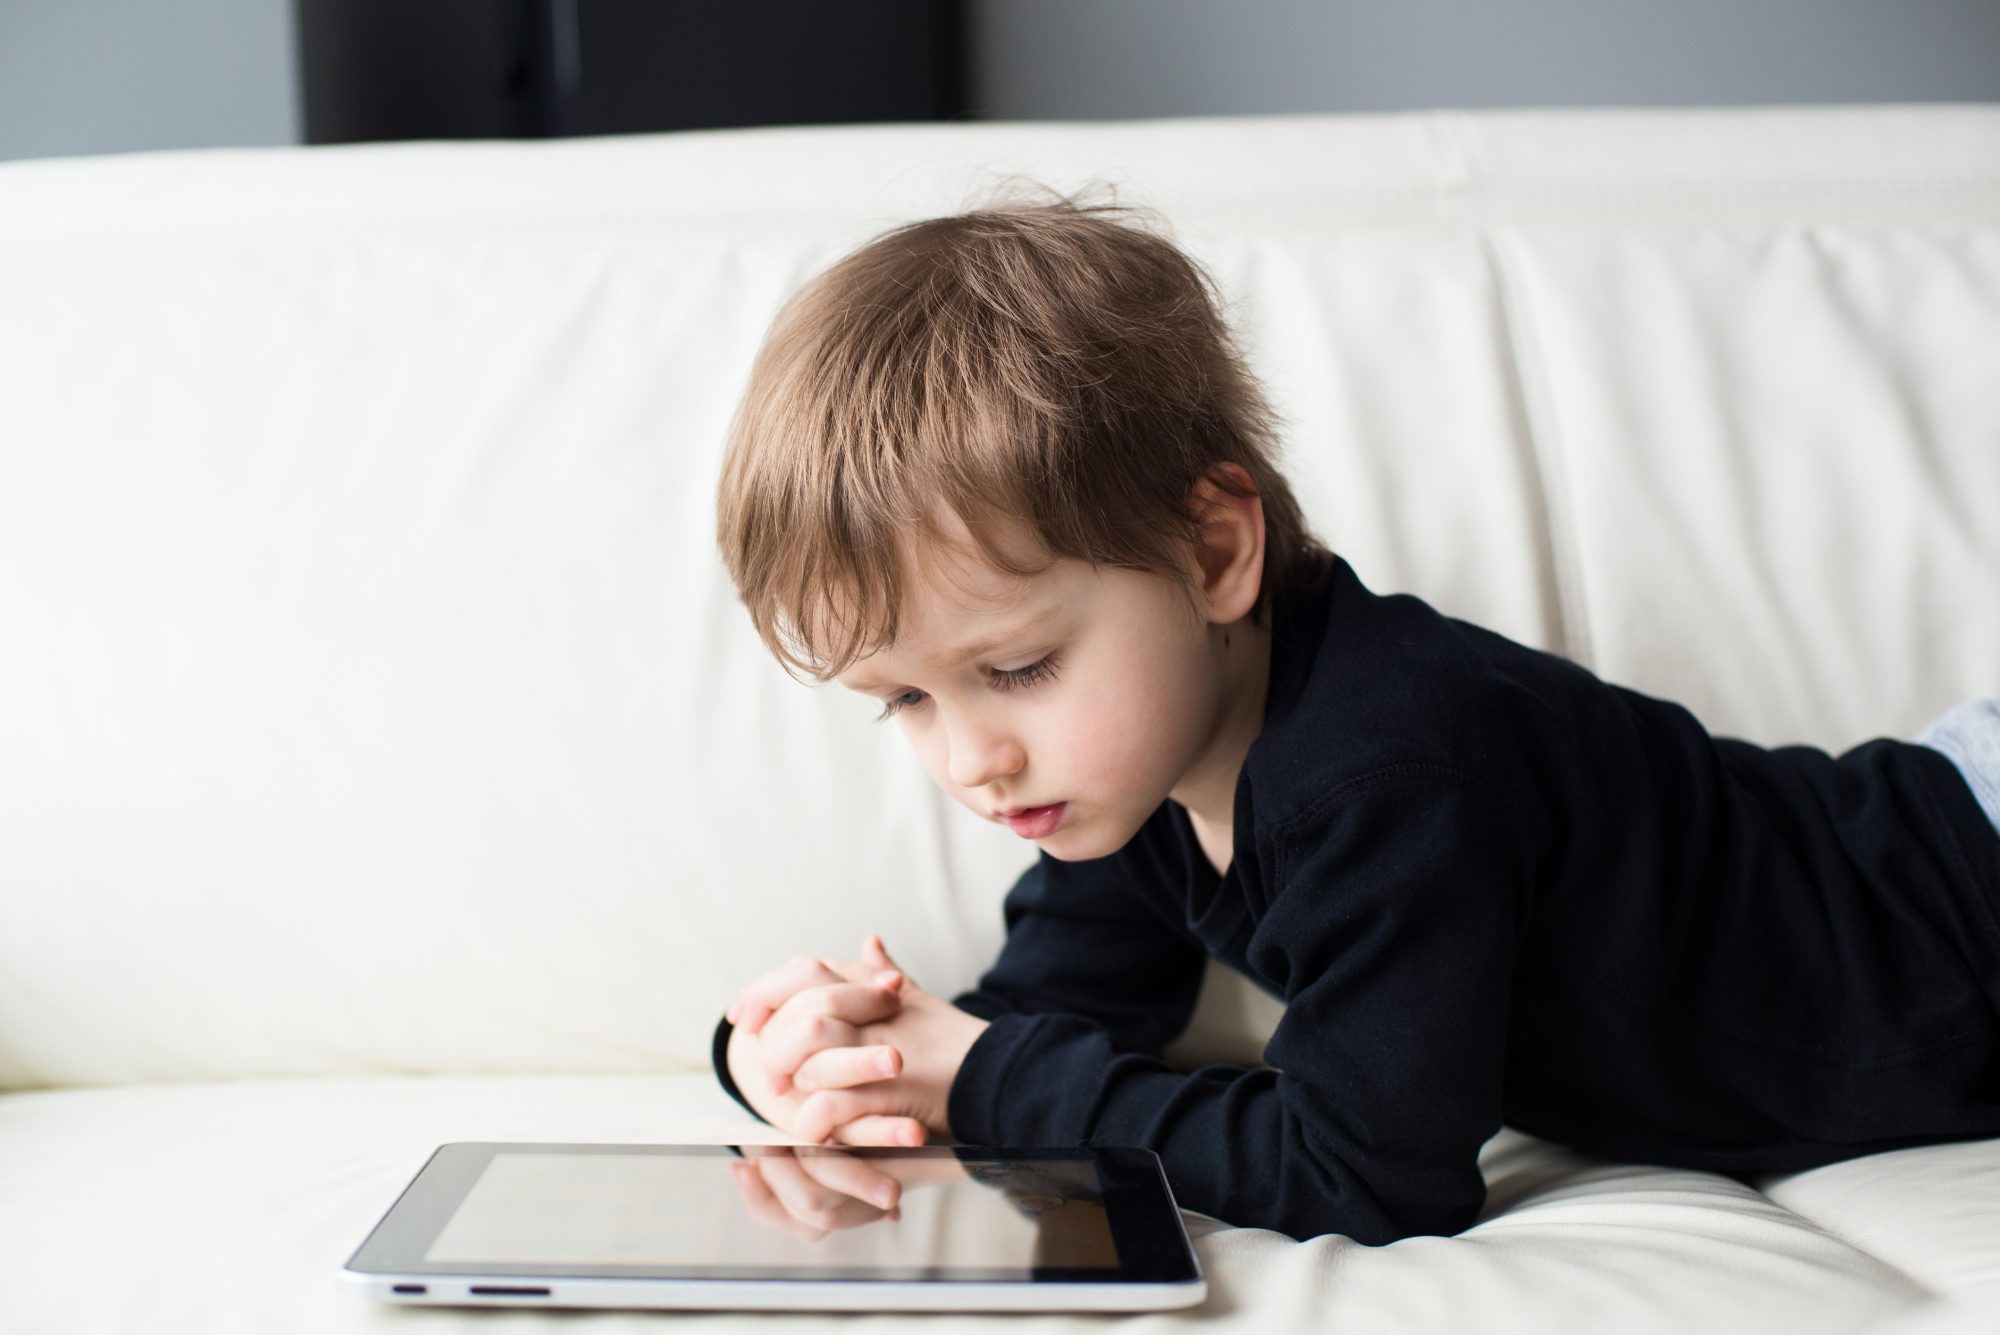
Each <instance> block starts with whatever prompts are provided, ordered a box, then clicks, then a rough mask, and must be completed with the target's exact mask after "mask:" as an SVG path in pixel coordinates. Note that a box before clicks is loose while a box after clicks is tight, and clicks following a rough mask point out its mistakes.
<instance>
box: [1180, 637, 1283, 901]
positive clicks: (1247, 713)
mask: <svg viewBox="0 0 2000 1335" xmlns="http://www.w3.org/2000/svg"><path fill="white" fill-rule="evenodd" d="M1224 629H1225V631H1226V636H1227V640H1226V645H1225V647H1223V648H1221V649H1219V650H1218V652H1219V653H1220V654H1221V655H1222V659H1223V663H1222V677H1223V683H1224V685H1223V689H1222V692H1221V699H1220V701H1219V702H1218V704H1219V707H1218V709H1217V712H1216V722H1215V728H1214V730H1213V732H1212V734H1211V736H1210V739H1209V742H1208V745H1207V746H1206V747H1204V748H1203V750H1202V753H1201V755H1200V757H1199V758H1197V759H1196V761H1195V763H1194V765H1193V766H1192V767H1190V768H1189V770H1188V772H1187V773H1186V774H1184V775H1182V776H1181V781H1180V782H1179V783H1178V784H1175V785H1174V790H1173V792H1172V793H1171V794H1170V796H1172V797H1173V799H1174V800H1175V801H1177V802H1179V803H1180V804H1181V805H1182V806H1183V807H1186V808H1187V813H1188V820H1189V822H1190V823H1191V824H1192V825H1193V826H1194V832H1195V837H1196V838H1197V839H1199V840H1200V842H1201V846H1202V850H1203V851H1204V852H1205V853H1207V854H1208V860H1209V862H1210V863H1212V864H1213V865H1214V867H1215V870H1216V872H1217V873H1218V874H1220V873H1223V872H1226V871H1228V870H1229V863H1230V860H1231V857H1232V841H1233V839H1234V833H1235V831H1234V822H1235V812H1236V780H1237V777H1238V776H1239V775H1240V774H1242V772H1243V761H1244V759H1245V758H1246V757H1247V756H1248V755H1249V754H1250V744H1251V743H1252V742H1254V741H1256V740H1257V734H1258V733H1260V732H1262V731H1263V729H1264V705H1265V701H1266V699H1267V698H1268V697H1269V694H1270V689H1271V633H1270V631H1268V630H1266V629H1264V628H1262V627H1259V626H1257V625H1255V624H1254V623H1253V622H1252V621H1251V620H1250V619H1249V618H1247V617H1246V618H1244V619H1243V620H1241V621H1237V622H1235V623H1233V624H1231V625H1230V626H1228V627H1226V628H1224Z"/></svg>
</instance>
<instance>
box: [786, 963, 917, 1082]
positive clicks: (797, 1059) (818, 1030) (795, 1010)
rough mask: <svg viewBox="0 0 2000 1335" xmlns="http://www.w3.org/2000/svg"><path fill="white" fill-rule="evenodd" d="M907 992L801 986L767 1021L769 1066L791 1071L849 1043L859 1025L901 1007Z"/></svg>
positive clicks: (849, 986) (851, 985)
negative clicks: (825, 1050) (902, 994)
mask: <svg viewBox="0 0 2000 1335" xmlns="http://www.w3.org/2000/svg"><path fill="white" fill-rule="evenodd" d="M902 1006H903V1002H902V998H901V997H899V996H898V995H897V994H896V993H894V992H890V991H887V990H885V989H883V988H879V987H863V986H860V985H859V984H855V983H831V984H828V985H827V986H825V987H815V988H812V989H810V990H809V991H805V992H801V993H799V994H798V995H797V996H795V997H793V998H792V999H791V1000H790V1001H787V1002H786V1003H785V1004H784V1005H782V1006H780V1007H779V1008H778V1012H777V1014H776V1015H774V1016H772V1017H771V1018H770V1019H769V1020H768V1021H766V1022H765V1025H764V1032H763V1046H764V1069H765V1070H766V1071H769V1072H771V1073H773V1074H783V1075H790V1074H791V1073H792V1072H793V1071H795V1070H797V1069H798V1067H799V1063H801V1062H803V1061H804V1060H805V1059H806V1058H807V1057H810V1056H811V1055H812V1054H813V1053H815V1052H818V1051H820V1050H821V1049H823V1048H832V1047H848V1046H850V1045H852V1044H853V1043H855V1042H856V1041H858V1040H857V1036H856V1034H855V1030H856V1029H857V1028H859V1027H860V1026H861V1025H864V1024H875V1023H878V1022H880V1021H882V1020H886V1019H888V1018H890V1017H891V1016H893V1015H894V1014H896V1012H897V1011H899V1010H901V1009H902Z"/></svg>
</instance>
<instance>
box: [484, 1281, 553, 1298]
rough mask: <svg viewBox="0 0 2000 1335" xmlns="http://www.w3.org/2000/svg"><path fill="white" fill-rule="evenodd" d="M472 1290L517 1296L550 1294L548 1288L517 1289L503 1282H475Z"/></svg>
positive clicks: (543, 1296) (541, 1296)
mask: <svg viewBox="0 0 2000 1335" xmlns="http://www.w3.org/2000/svg"><path fill="white" fill-rule="evenodd" d="M472 1291H473V1292H474V1293H476V1294H477V1293H491V1294H496V1295H497V1294H507V1295H510V1296H512V1297H515V1298H546V1297H548V1296H549V1291H548V1290H547V1289H517V1288H514V1287H513V1286H512V1285H503V1284H474V1285H473V1286H472Z"/></svg>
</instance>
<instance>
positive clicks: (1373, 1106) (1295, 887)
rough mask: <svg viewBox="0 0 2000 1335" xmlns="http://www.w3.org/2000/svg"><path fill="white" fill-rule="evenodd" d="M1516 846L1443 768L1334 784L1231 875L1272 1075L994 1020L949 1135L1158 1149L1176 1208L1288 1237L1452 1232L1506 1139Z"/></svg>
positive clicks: (1476, 797) (967, 1067) (1519, 843)
mask: <svg viewBox="0 0 2000 1335" xmlns="http://www.w3.org/2000/svg"><path fill="white" fill-rule="evenodd" d="M1528 847H1530V844H1529V841H1528V840H1526V839H1524V838H1523V837H1522V835H1521V832H1520V830H1519V829H1518V827H1517V822H1515V821H1514V820H1512V819H1511V818H1510V817H1509V815H1508V814H1507V809H1506V807H1505V806H1504V805H1503V803H1502V802H1501V801H1500V800H1499V799H1498V798H1497V797H1492V796H1489V795H1488V794H1487V793H1486V792H1485V791H1483V790H1482V789H1480V788H1478V787H1476V786H1474V785H1472V784H1471V783H1469V782H1467V781H1465V780H1463V779H1462V778H1460V777H1459V776H1457V775H1455V774H1453V773H1452V772H1451V771H1448V770H1442V769H1440V768H1439V767H1436V766H1424V765H1410V766H1399V767H1395V768H1393V769H1390V770H1385V771H1378V772H1376V773H1373V774H1370V775H1367V776H1363V777H1362V778H1360V779H1357V780H1354V781H1351V782H1349V783H1347V784H1343V785H1341V786H1340V787H1337V788H1335V789H1333V790H1331V791H1330V792H1328V793H1327V794H1325V795H1324V796H1322V797H1321V798H1320V799H1318V800H1317V801H1316V802H1315V803H1314V805H1313V806H1311V807H1309V808H1307V810H1306V811H1305V812H1303V813H1302V814H1301V815H1300V816H1299V817H1298V818H1295V819H1294V820H1293V821H1291V822H1288V823H1287V824H1286V825H1285V826H1282V827H1280V828H1279V829H1278V830H1276V831H1274V832H1273V834H1272V835H1271V837H1270V839H1269V841H1268V843H1267V844H1266V845H1265V846H1264V847H1262V848H1261V849H1260V850H1258V851H1257V852H1255V853H1245V852H1243V851H1239V854H1238V857H1239V861H1240V862H1250V863H1255V862H1257V861H1258V860H1259V859H1260V858H1262V859H1266V860H1268V864H1269V865H1268V866H1261V865H1259V866H1239V868H1238V869H1237V870H1238V873H1239V876H1240V877H1243V878H1244V879H1241V880H1240V882H1239V883H1240V884H1242V885H1246V886H1249V887H1251V889H1250V890H1249V891H1248V892H1247V893H1251V894H1264V893H1267V894H1269V895H1270V900H1269V903H1268V907H1267V908H1266V911H1265V912H1264V913H1263V915H1262V917H1261V920H1260V921H1259V923H1258V925H1257V928H1256V931H1255V934H1254V935H1253V937H1252V939H1251V943H1250V953H1249V958H1250V962H1251V963H1252V964H1253V966H1255V967H1256V968H1257V970H1258V971H1259V972H1260V973H1262V974H1263V975H1264V976H1265V977H1266V978H1268V979H1270V980H1272V981H1273V982H1274V983H1276V984H1278V985H1279V987H1280V988H1281V990H1282V991H1283V993H1284V995H1285V998H1286V1002H1287V1008H1286V1013H1285V1018H1284V1020H1283V1021H1282V1022H1281V1023H1280V1025H1279V1026H1278V1029H1277V1031H1276V1032H1275V1033H1274V1034H1273V1036H1272V1038H1271V1041H1270V1043H1269V1045H1268V1046H1267V1047H1266V1049H1265V1057H1266V1059H1267V1061H1268V1062H1269V1065H1268V1066H1267V1067H1260V1068H1256V1069H1249V1070H1245V1069H1240V1068H1235V1067H1225V1066H1211V1067H1205V1068H1203V1069H1201V1070H1198V1071H1195V1072H1193V1073H1192V1074H1188V1075H1182V1074H1180V1073H1178V1072H1175V1071H1173V1070H1171V1069H1170V1068H1168V1067H1167V1066H1165V1065H1164V1064H1163V1063H1161V1062H1159V1061H1157V1060H1154V1059H1152V1058H1150V1057H1146V1056H1142V1055H1138V1054H1134V1053H1129V1052H1121V1051H1120V1050H1119V1047H1118V1045H1117V1043H1116V1042H1115V1041H1114V1040H1113V1037H1112V1035H1111V1034H1110V1033H1109V1032H1108V1031H1106V1030H1105V1029H1104V1028H1103V1027H1102V1026H1100V1025H1096V1024H1093V1023H1092V1022H1090V1021H1089V1020H1087V1019H1082V1018H1077V1017H1073V1016H1066V1015H1025V1014H1024V1015H1006V1016H1001V1017H999V1018H997V1019H995V1020H994V1021H993V1023H992V1025H991V1027H990V1028H989V1029H988V1030H987V1031H986V1032H985V1033H984V1034H982V1035H981V1036H980V1038H979V1040H978V1041H977V1042H976V1043H975V1044H974V1045H973V1047H972V1049H971V1051H970V1052H968V1053H967V1055H966V1060H965V1064H964V1066H963V1067H962V1068H961V1069H960V1072H959V1076H958V1079H957V1081H956V1082H955V1083H954V1085H953V1087H952V1091H951V1095H950V1107H949V1116H950V1118H951V1122H952V1126H953V1129H954V1131H955V1132H956V1133H957V1134H958V1135H959V1136H960V1137H961V1138H962V1139H965V1140H968V1141H985V1142H987V1143H992V1144H1021V1145H1075V1144H1103V1145H1129V1146H1139V1147H1143V1148H1146V1149H1151V1150H1153V1151H1154V1152H1156V1153H1158V1154H1159V1155H1160V1157H1161V1159H1162V1161H1163V1163H1164V1165H1165V1167H1166V1171H1167V1177H1168V1181H1169V1182H1170V1183H1171V1184H1172V1186H1173V1189H1174V1194H1175V1196H1176V1198H1177V1199H1178V1200H1179V1201H1180V1203H1181V1204H1183V1205H1187V1206H1189V1207H1191V1208H1193V1209H1197V1210H1200V1211H1203V1212H1204V1213H1207V1214H1210V1215H1214V1216H1216V1217H1218V1218H1221V1219H1225V1220H1228V1221H1229V1222H1231V1223H1235V1224H1239V1225H1248V1226H1255V1227H1264V1228H1272V1229H1276V1230H1278V1231H1280V1232H1284V1233H1288V1234H1291V1235H1292V1236H1294V1237H1300V1238H1304V1237H1312V1236H1315V1235H1318V1234H1322V1233H1342V1234H1346V1235H1347V1236H1349V1237H1352V1238H1354V1239H1355V1240H1357V1241H1359V1242H1363V1243H1368V1244H1380V1243H1385V1242H1390V1241H1394V1240H1395V1239H1397V1238H1402V1237H1409V1236H1414V1235H1419V1234H1447V1235H1448V1234H1453V1233H1457V1232H1459V1231H1461V1230H1463V1229H1464V1228H1466V1227H1468V1226H1469V1225H1471V1223H1472V1222H1473V1221H1474V1220H1475V1219H1476V1218H1477V1217H1478V1214H1479V1211H1480V1209H1481V1207H1482V1205H1483V1204H1484V1200H1485V1182H1484V1179H1483V1178H1482V1176H1481V1174H1480V1171H1479V1162H1478V1159H1479V1148H1480V1146H1481V1145H1482V1144H1483V1143H1484V1142H1485V1141H1486V1140H1487V1139H1488V1138H1489V1137H1490V1136H1491V1135H1492V1134H1493V1133H1494V1132H1496V1131H1497V1130H1499V1128H1500V1120H1501V1095H1502V1072H1503V1069H1504V1059H1505V1050H1506V1036H1507V1016H1508V994H1509V989H1510V986H1511V982H1512V974H1513V957H1514V942H1515V935H1516V931H1517V922H1518V918H1519V899H1520V887H1522V886H1524V885H1527V884H1531V881H1530V880H1529V879H1528V877H1529V875H1530V872H1531V868H1530V867H1529V866H1528V865H1527V859H1528V856H1529V854H1528V853H1527V852H1526V851H1524V850H1526V849H1527V848H1528ZM1260 887H1268V889H1260Z"/></svg>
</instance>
